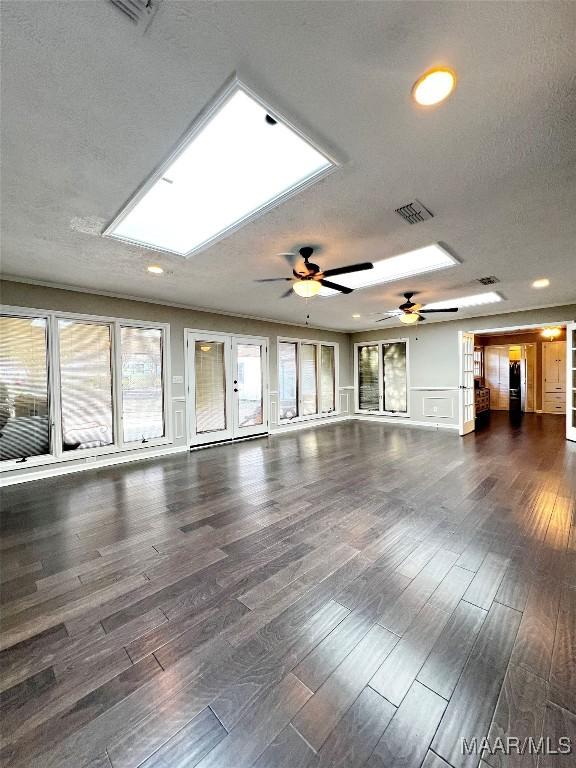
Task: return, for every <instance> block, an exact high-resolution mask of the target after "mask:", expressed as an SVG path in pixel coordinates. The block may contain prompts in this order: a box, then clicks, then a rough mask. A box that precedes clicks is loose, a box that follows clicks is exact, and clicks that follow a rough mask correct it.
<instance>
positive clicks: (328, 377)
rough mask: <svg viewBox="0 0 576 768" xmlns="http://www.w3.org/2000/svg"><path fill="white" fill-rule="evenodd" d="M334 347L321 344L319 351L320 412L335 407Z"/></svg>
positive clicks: (328, 411)
mask: <svg viewBox="0 0 576 768" xmlns="http://www.w3.org/2000/svg"><path fill="white" fill-rule="evenodd" d="M334 387H335V371H334V347H325V346H324V345H322V347H321V352H320V397H321V407H322V413H330V412H331V411H334V410H335V409H336V393H335V391H334Z"/></svg>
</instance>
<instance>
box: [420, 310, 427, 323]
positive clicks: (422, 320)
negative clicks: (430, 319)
mask: <svg viewBox="0 0 576 768" xmlns="http://www.w3.org/2000/svg"><path fill="white" fill-rule="evenodd" d="M424 320H426V318H425V317H422V315H421V314H420V313H419V312H418V322H419V323H423V322H424Z"/></svg>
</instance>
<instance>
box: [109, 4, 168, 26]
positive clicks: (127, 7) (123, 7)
mask: <svg viewBox="0 0 576 768" xmlns="http://www.w3.org/2000/svg"><path fill="white" fill-rule="evenodd" d="M158 1H159V0H110V2H111V3H112V5H115V6H116V8H118V10H119V11H122V13H123V14H124V15H125V16H127V17H128V18H129V19H130V21H131V22H132V23H133V24H137V25H138V26H143V27H144V28H145V29H146V28H147V27H148V24H149V23H150V22H151V21H152V18H153V16H154V14H155V13H156V9H157V7H158Z"/></svg>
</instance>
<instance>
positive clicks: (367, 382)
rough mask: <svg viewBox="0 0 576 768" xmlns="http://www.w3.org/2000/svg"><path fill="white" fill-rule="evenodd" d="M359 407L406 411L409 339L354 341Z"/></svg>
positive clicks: (357, 405)
mask: <svg viewBox="0 0 576 768" xmlns="http://www.w3.org/2000/svg"><path fill="white" fill-rule="evenodd" d="M355 366H356V408H357V410H358V411H370V412H372V413H374V412H376V413H390V414H399V415H405V416H407V415H408V341H407V340H406V339H398V340H390V341H388V340H386V341H378V342H373V343H371V344H356V345H355Z"/></svg>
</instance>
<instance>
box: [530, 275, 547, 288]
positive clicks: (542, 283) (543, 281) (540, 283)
mask: <svg viewBox="0 0 576 768" xmlns="http://www.w3.org/2000/svg"><path fill="white" fill-rule="evenodd" d="M549 285H550V280H548V278H547V277H541V278H540V279H539V280H534V282H533V283H532V288H548V286H549Z"/></svg>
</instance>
